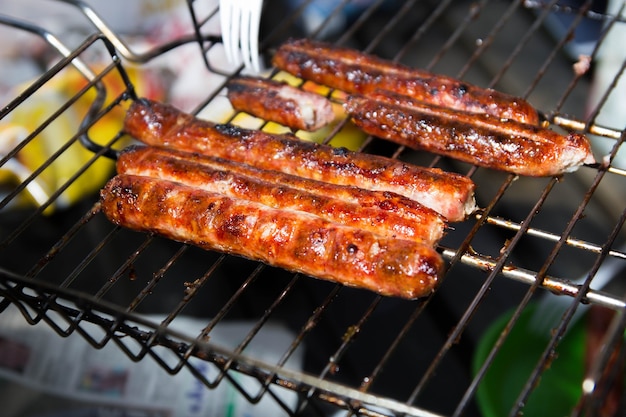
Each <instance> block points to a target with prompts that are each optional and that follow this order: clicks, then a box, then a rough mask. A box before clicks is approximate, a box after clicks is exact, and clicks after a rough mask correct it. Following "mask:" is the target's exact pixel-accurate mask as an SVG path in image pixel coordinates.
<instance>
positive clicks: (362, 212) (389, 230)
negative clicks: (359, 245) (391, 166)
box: [117, 147, 445, 245]
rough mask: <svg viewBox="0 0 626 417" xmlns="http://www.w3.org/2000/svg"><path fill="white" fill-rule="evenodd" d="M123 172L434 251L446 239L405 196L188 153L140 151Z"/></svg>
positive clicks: (433, 218)
mask: <svg viewBox="0 0 626 417" xmlns="http://www.w3.org/2000/svg"><path fill="white" fill-rule="evenodd" d="M117 171H118V173H120V174H129V175H139V176H145V177H153V178H159V179H163V180H167V181H173V182H178V183H182V184H186V185H189V186H194V187H198V188H201V189H204V190H206V191H211V192H216V193H221V194H224V195H227V196H229V197H233V198H241V199H246V200H249V201H255V202H258V203H261V204H265V205H267V206H270V207H273V208H280V209H286V210H297V211H304V212H308V213H315V214H316V215H318V216H320V217H323V218H325V219H326V220H328V221H334V222H339V223H342V224H346V225H349V226H353V227H358V228H362V229H364V230H369V231H372V232H374V233H379V234H381V235H383V236H389V237H398V238H403V239H409V240H415V241H420V242H424V243H427V244H431V245H433V244H435V243H437V242H438V240H439V239H440V238H441V237H442V236H443V231H444V228H445V221H444V219H443V218H442V217H441V216H440V215H438V214H437V213H436V212H434V211H433V210H430V209H427V208H425V207H423V206H420V205H419V204H415V203H414V204H410V203H409V202H406V201H405V199H403V198H401V197H400V196H397V198H396V196H394V195H390V194H382V193H376V192H367V191H365V190H362V191H360V189H355V188H350V187H342V186H334V185H332V184H325V183H322V182H319V181H312V180H306V179H301V178H299V177H294V176H290V175H284V174H280V173H275V172H268V171H264V170H258V169H254V168H250V167H247V166H246V165H243V164H240V163H236V162H232V161H227V160H222V159H219V158H211V157H206V156H202V155H190V154H188V153H185V152H177V151H169V150H165V149H159V148H154V147H135V148H132V149H129V150H126V151H125V152H123V153H121V155H120V156H119V158H118V161H117ZM361 196H363V198H362V199H360V198H359V197H361Z"/></svg>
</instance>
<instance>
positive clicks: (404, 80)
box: [272, 39, 539, 125]
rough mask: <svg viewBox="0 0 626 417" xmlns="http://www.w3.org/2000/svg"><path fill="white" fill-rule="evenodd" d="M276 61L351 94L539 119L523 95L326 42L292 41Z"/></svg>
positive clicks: (297, 73)
mask: <svg viewBox="0 0 626 417" xmlns="http://www.w3.org/2000/svg"><path fill="white" fill-rule="evenodd" d="M272 62H273V64H274V65H275V66H276V67H277V68H280V69H282V70H284V71H286V72H289V73H291V74H293V75H295V76H297V77H300V78H303V79H306V80H311V81H313V82H316V83H318V84H322V85H325V86H328V87H331V88H336V89H338V90H342V91H344V92H346V93H362V94H367V93H369V92H373V91H376V90H385V91H392V92H395V93H399V94H402V95H406V96H410V97H412V98H414V99H416V100H420V101H424V102H427V103H429V104H433V105H438V106H442V107H450V108H453V109H457V110H461V111H467V112H471V113H486V114H491V115H493V116H495V117H498V118H506V119H513V120H517V121H519V122H521V123H529V124H534V125H537V124H539V116H538V113H537V111H536V109H535V108H534V107H532V106H531V105H530V104H529V103H528V102H527V101H525V100H523V99H521V98H519V97H514V96H510V95H508V94H504V93H501V92H499V91H496V90H493V89H489V88H481V87H478V86H475V85H472V84H469V83H466V82H463V81H460V80H457V79H455V78H452V77H448V76H444V75H436V74H432V73H430V72H428V71H423V70H419V69H415V68H410V67H407V66H404V65H401V64H398V63H394V62H391V61H388V60H384V59H381V58H378V57H375V56H372V55H368V54H365V53H363V52H360V51H357V50H354V49H349V48H344V47H337V46H333V45H331V44H328V43H324V42H319V41H313V40H309V39H293V40H289V41H287V42H285V43H283V44H282V45H281V46H280V47H279V49H278V50H277V52H276V54H275V55H274V57H273V61H272Z"/></svg>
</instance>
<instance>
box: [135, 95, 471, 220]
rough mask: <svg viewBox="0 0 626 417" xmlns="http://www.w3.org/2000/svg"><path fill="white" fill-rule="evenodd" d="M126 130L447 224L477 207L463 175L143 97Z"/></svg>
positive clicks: (149, 139)
mask: <svg viewBox="0 0 626 417" xmlns="http://www.w3.org/2000/svg"><path fill="white" fill-rule="evenodd" d="M124 129H125V131H126V132H127V133H128V134H130V135H131V136H133V137H135V138H136V139H138V140H140V141H142V142H144V143H146V144H148V145H154V146H164V147H168V148H173V149H179V150H183V151H188V152H198V153H201V154H205V155H213V156H217V157H220V158H224V159H229V160H233V161H237V162H242V163H246V164H249V165H252V166H255V167H257V168H262V169H268V170H274V171H280V172H283V173H287V174H291V175H298V176H301V177H305V178H309V179H314V180H318V181H324V182H329V183H334V184H340V185H350V186H359V187H362V188H366V189H370V190H378V191H391V192H394V193H397V194H400V195H403V196H405V197H408V198H411V199H413V200H415V201H417V202H419V203H421V204H423V205H425V206H426V207H429V208H431V209H433V210H435V211H437V212H438V213H440V214H441V215H443V216H444V217H445V218H446V219H447V220H449V221H460V220H463V219H465V218H466V216H467V215H468V214H470V213H471V212H473V211H474V210H475V208H476V206H475V200H474V188H475V184H474V183H473V181H472V180H471V179H469V178H467V177H465V176H462V175H458V174H453V173H449V172H446V171H443V170H440V169H437V168H424V167H418V166H415V165H412V164H408V163H404V162H402V161H397V160H394V159H390V158H385V157H382V156H376V155H369V154H364V153H360V152H352V151H349V150H347V149H345V148H333V147H331V146H327V145H320V144H317V143H312V142H305V141H302V140H299V139H297V138H296V137H294V136H291V135H272V134H269V133H266V132H262V131H257V130H248V129H242V128H239V127H236V126H232V125H216V124H213V123H211V122H208V121H205V120H201V119H198V118H195V117H193V116H192V115H189V114H186V113H183V112H181V111H179V110H177V109H176V108H174V107H172V106H169V105H167V104H163V103H157V102H153V101H149V100H146V99H139V100H136V101H135V102H133V104H132V105H131V106H130V108H129V110H128V112H127V114H126V119H125V123H124Z"/></svg>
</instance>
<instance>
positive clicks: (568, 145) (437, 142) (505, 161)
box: [345, 92, 595, 176]
mask: <svg viewBox="0 0 626 417" xmlns="http://www.w3.org/2000/svg"><path fill="white" fill-rule="evenodd" d="M345 108H346V111H347V113H348V114H349V115H350V116H351V117H352V120H353V122H354V123H355V124H356V125H357V126H359V127H360V128H361V129H362V130H364V131H365V132H367V133H369V134H371V135H376V136H378V137H381V138H385V139H389V140H392V141H394V142H396V143H400V144H402V145H406V146H409V147H411V148H415V149H424V150H428V151H431V152H434V153H438V154H441V155H445V156H449V157H452V158H455V159H459V160H461V161H465V162H469V163H472V164H475V165H478V166H483V167H487V168H492V169H497V170H501V171H506V172H512V173H515V174H518V175H527V176H549V175H560V174H562V173H565V172H569V171H573V170H575V169H577V168H578V167H580V166H581V165H583V164H590V163H594V162H595V160H594V157H593V155H592V153H591V146H590V144H589V141H588V140H587V138H586V137H585V136H583V135H580V134H576V133H570V134H567V135H561V134H559V133H557V132H554V131H552V130H550V129H547V128H543V127H539V126H534V125H529V124H523V123H519V122H516V121H514V120H503V119H497V118H495V117H493V116H490V115H487V114H468V113H466V112H460V111H457V110H452V109H448V108H442V107H436V106H431V105H428V104H425V103H422V102H419V101H417V100H413V99H410V98H408V97H405V96H400V95H397V94H394V93H388V92H377V93H374V94H372V95H370V96H368V97H365V96H361V95H352V96H350V97H348V100H347V101H346V104H345Z"/></svg>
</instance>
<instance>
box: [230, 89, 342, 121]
mask: <svg viewBox="0 0 626 417" xmlns="http://www.w3.org/2000/svg"><path fill="white" fill-rule="evenodd" d="M226 87H227V88H228V94H227V97H228V99H229V100H230V103H231V104H232V106H233V108H234V109H235V110H237V111H243V112H246V113H248V114H251V115H253V116H256V117H259V118H261V119H264V120H268V121H273V122H276V123H280V124H282V125H284V126H287V127H289V128H291V129H302V130H307V131H313V130H317V129H320V128H322V127H324V126H327V125H328V124H329V123H331V122H332V121H333V120H334V118H335V112H334V111H333V106H332V104H331V103H330V100H328V99H327V98H326V97H324V96H321V95H319V94H315V93H311V92H308V91H303V90H300V89H299V88H296V87H292V86H290V85H289V84H286V83H282V82H278V81H274V80H268V79H265V78H254V77H238V78H233V79H231V80H230V81H229V82H228V84H227V85H226Z"/></svg>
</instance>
